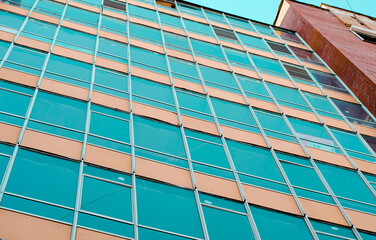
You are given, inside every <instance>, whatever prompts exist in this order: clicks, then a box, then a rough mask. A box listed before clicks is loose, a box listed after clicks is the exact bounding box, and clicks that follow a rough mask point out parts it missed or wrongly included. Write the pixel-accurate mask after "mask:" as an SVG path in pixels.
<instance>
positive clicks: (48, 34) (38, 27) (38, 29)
mask: <svg viewBox="0 0 376 240" xmlns="http://www.w3.org/2000/svg"><path fill="white" fill-rule="evenodd" d="M55 30H56V26H55V25H52V24H49V23H46V22H42V21H38V20H35V19H32V18H30V19H29V20H28V21H27V23H26V26H25V28H24V29H23V31H22V32H21V35H22V36H26V37H29V38H33V39H36V40H39V41H44V42H52V38H53V37H54V34H55Z"/></svg>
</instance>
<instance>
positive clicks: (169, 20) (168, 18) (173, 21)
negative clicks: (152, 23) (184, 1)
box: [159, 12, 183, 28]
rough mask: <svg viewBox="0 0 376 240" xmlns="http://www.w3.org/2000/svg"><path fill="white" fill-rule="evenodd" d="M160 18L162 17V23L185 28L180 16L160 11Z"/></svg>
mask: <svg viewBox="0 0 376 240" xmlns="http://www.w3.org/2000/svg"><path fill="white" fill-rule="evenodd" d="M159 18H160V19H161V23H162V25H167V26H173V27H177V28H183V26H182V24H181V21H180V19H179V18H178V17H175V16H172V15H169V14H164V13H161V12H159Z"/></svg>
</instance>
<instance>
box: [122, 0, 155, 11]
mask: <svg viewBox="0 0 376 240" xmlns="http://www.w3.org/2000/svg"><path fill="white" fill-rule="evenodd" d="M128 3H129V4H132V5H135V6H139V7H143V8H147V9H150V10H154V11H155V7H154V5H150V4H146V3H143V2H139V1H135V0H128Z"/></svg>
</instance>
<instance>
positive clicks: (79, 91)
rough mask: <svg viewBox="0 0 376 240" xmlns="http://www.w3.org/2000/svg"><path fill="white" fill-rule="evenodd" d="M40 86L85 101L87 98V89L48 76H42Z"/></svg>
mask: <svg viewBox="0 0 376 240" xmlns="http://www.w3.org/2000/svg"><path fill="white" fill-rule="evenodd" d="M40 88H41V89H44V90H47V91H50V92H54V93H58V94H61V95H65V96H69V97H73V98H78V99H81V100H84V101H87V100H88V98H89V89H86V88H82V87H78V86H74V85H71V84H67V83H63V82H58V81H54V80H51V79H48V78H43V80H42V82H41V85H40Z"/></svg>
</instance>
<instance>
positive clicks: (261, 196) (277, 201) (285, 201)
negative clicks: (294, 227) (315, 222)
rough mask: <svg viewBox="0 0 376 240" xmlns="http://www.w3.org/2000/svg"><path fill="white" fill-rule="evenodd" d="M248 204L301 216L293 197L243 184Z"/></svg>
mask: <svg viewBox="0 0 376 240" xmlns="http://www.w3.org/2000/svg"><path fill="white" fill-rule="evenodd" d="M242 186H243V191H244V194H245V197H246V199H247V202H249V203H252V204H256V205H259V206H263V207H267V208H272V209H275V210H279V211H282V212H288V213H293V214H297V215H300V212H299V209H298V206H297V205H296V203H295V201H294V198H293V197H292V196H291V195H287V194H284V193H280V192H275V191H271V190H267V189H264V188H259V187H254V186H251V185H247V184H242Z"/></svg>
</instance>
